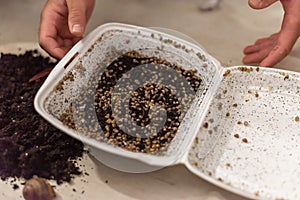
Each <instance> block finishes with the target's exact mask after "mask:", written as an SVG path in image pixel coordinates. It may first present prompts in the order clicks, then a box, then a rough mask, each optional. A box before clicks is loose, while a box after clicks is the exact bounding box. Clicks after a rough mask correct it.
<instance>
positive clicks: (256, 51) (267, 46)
mask: <svg viewBox="0 0 300 200" xmlns="http://www.w3.org/2000/svg"><path fill="white" fill-rule="evenodd" d="M278 37H279V34H278V33H276V34H273V35H271V36H270V37H268V38H262V39H259V40H257V41H256V42H255V43H254V44H253V45H249V46H247V47H246V48H245V49H244V51H243V53H244V54H245V57H244V58H243V63H245V64H254V63H260V62H261V61H262V60H263V59H265V58H266V57H267V56H268V54H269V53H270V51H271V50H272V49H273V47H274V46H275V45H276V43H277V40H278Z"/></svg>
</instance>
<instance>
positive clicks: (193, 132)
mask: <svg viewBox="0 0 300 200" xmlns="http://www.w3.org/2000/svg"><path fill="white" fill-rule="evenodd" d="M130 50H136V51H139V52H141V53H142V54H143V55H147V56H156V57H160V58H162V59H164V60H167V61H169V62H171V63H174V64H176V65H179V66H182V67H183V68H185V69H193V70H197V74H198V75H199V76H200V77H201V78H202V80H203V82H202V85H201V87H200V88H199V90H198V92H197V93H196V94H195V96H194V99H192V101H191V102H192V103H191V106H190V108H189V109H188V110H187V112H186V114H185V116H184V119H183V121H182V122H181V124H180V127H179V129H178V132H177V133H176V135H175V137H174V139H173V140H172V141H171V143H170V145H169V147H168V148H167V150H166V151H165V152H163V154H146V153H134V152H131V151H127V150H124V149H122V148H120V147H116V146H113V145H109V144H107V143H106V142H105V141H101V140H98V138H97V137H95V135H96V134H95V133H91V129H90V126H95V125H96V124H92V125H91V124H89V122H90V121H93V119H95V118H96V116H95V113H88V115H87V114H86V113H84V107H85V106H87V105H86V104H92V103H93V101H91V102H92V103H91V102H86V104H85V105H81V107H82V110H83V111H81V110H80V108H81V107H72V106H74V104H76V103H77V102H78V101H79V100H78V99H80V98H81V96H80V94H82V92H83V91H87V92H88V91H95V88H96V85H92V84H91V83H92V82H93V81H91V79H93V76H95V74H101V73H102V72H103V70H104V69H105V67H106V66H107V64H109V63H110V62H111V61H112V60H113V59H115V58H116V57H118V56H120V55H122V53H125V52H127V51H130ZM116 52H118V53H116ZM68 73H72V75H73V79H72V80H69V79H66V78H65V77H66V75H67V74H68ZM299 78H300V75H299V74H298V73H295V72H290V71H283V70H278V69H271V68H263V67H251V66H233V67H228V68H223V67H221V64H220V63H219V62H218V61H217V60H216V59H214V58H213V57H211V56H210V55H209V54H208V53H206V52H205V51H204V50H203V48H201V47H200V46H199V45H196V44H193V43H190V42H188V41H186V40H183V39H180V38H178V37H175V36H172V35H170V34H166V33H163V32H161V31H156V30H153V29H150V28H143V27H138V26H132V25H126V24H117V23H110V24H105V25H102V26H99V27H98V28H96V29H95V30H94V31H93V32H92V33H90V34H89V35H88V36H87V37H85V38H84V39H83V40H82V41H80V42H78V43H77V44H76V45H75V46H74V47H73V48H72V49H71V50H70V52H69V53H68V54H67V55H66V56H65V57H64V58H63V59H62V60H61V61H60V62H59V63H58V64H57V66H56V67H55V68H54V69H53V71H52V72H51V74H50V75H49V77H48V78H47V80H46V81H45V83H44V84H43V86H42V87H41V88H40V90H39V92H38V93H37V95H36V98H35V108H36V110H37V111H38V113H39V114H41V115H42V116H43V117H44V118H45V119H47V120H48V121H49V122H50V123H52V124H53V125H54V126H56V127H57V128H59V129H61V130H62V131H64V132H65V133H67V134H69V135H70V136H72V137H74V138H76V139H78V140H80V141H82V142H83V143H84V144H85V145H86V146H87V147H89V148H90V152H91V154H92V155H94V156H95V157H96V158H98V159H99V160H100V161H102V162H104V163H105V164H107V165H109V166H111V167H114V168H116V169H119V170H122V171H130V172H146V171H151V170H155V169H159V168H161V167H166V166H171V165H175V164H184V165H185V166H186V167H187V168H188V169H189V170H190V171H191V172H193V173H194V174H196V175H198V176H199V177H202V178H204V179H206V180H208V181H210V182H211V183H213V184H215V185H218V186H220V187H222V188H224V189H227V190H229V191H232V192H235V193H237V194H240V195H243V196H245V197H249V198H254V199H281V198H282V199H299V198H300V188H299V187H298V185H299V184H300V179H299V176H300V167H299V165H300V154H299V152H300V146H299V145H298V144H299V142H300V123H299V117H300V106H299V105H300V79H299ZM62 82H63V90H55V88H56V87H57V85H58V84H59V83H62ZM80 101H82V100H80ZM70 108H72V109H73V110H75V111H78V112H74V115H73V117H74V121H75V126H76V128H75V129H72V128H69V127H68V126H66V125H64V124H63V123H62V121H61V120H60V117H61V116H62V114H64V113H65V112H67V110H68V109H70ZM86 116H88V118H86ZM82 119H84V121H82Z"/></svg>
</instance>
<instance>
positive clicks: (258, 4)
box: [248, 0, 278, 9]
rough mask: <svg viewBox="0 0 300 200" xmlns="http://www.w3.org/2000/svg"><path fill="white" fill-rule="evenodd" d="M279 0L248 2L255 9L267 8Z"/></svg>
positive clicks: (252, 0) (251, 0)
mask: <svg viewBox="0 0 300 200" xmlns="http://www.w3.org/2000/svg"><path fill="white" fill-rule="evenodd" d="M276 1H278V0H248V4H249V6H250V7H251V8H254V9H263V8H266V7H268V6H270V5H272V4H273V3H275V2H276Z"/></svg>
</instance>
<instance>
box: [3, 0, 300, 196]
mask: <svg viewBox="0 0 300 200" xmlns="http://www.w3.org/2000/svg"><path fill="white" fill-rule="evenodd" d="M44 2H45V1H42V0H24V1H18V0H11V1H0V19H1V23H0V51H5V52H13V51H16V49H17V48H18V47H22V48H23V49H27V48H28V49H30V48H37V46H38V45H37V35H38V25H39V15H40V10H41V9H42V7H43V4H44ZM200 2H201V1H200V0H186V1H180V0H172V1H171V0H162V1H158V0H98V1H97V2H96V8H95V11H94V15H93V16H92V18H91V21H90V23H89V25H88V27H87V32H90V31H91V30H93V29H94V28H95V27H97V26H98V25H100V24H103V23H105V22H125V23H130V24H136V25H142V26H147V27H164V28H171V29H175V30H177V31H180V32H182V33H185V34H187V35H189V36H190V37H192V38H193V39H195V40H196V41H197V42H199V43H200V44H201V45H202V46H203V47H204V48H205V49H206V50H207V51H208V52H209V53H210V54H211V55H213V56H214V57H215V58H217V59H218V60H219V61H220V62H221V63H223V65H224V66H230V65H239V64H242V63H241V59H242V56H243V54H242V49H243V48H244V47H245V46H246V45H248V44H251V43H253V42H254V41H255V40H256V39H257V38H259V37H263V36H268V35H270V34H272V33H274V32H276V31H277V30H278V28H279V27H280V23H281V17H282V11H281V7H280V5H279V4H276V5H274V6H272V7H271V8H269V9H267V10H263V11H254V10H251V9H250V8H249V7H248V6H247V1H246V0H224V1H222V3H221V4H220V7H219V8H218V9H217V10H215V11H212V12H200V11H199V9H198V5H199V3H200ZM276 67H278V68H283V69H289V70H294V71H300V47H299V45H298V44H296V46H295V48H294V50H293V51H292V52H291V54H290V55H289V56H288V57H287V58H286V59H284V60H283V61H282V62H281V63H280V64H278V65H277V66H276ZM83 164H84V165H85V168H86V171H87V172H88V173H89V174H90V175H89V176H84V177H78V178H76V179H75V180H74V183H72V184H71V185H69V184H65V185H62V186H59V187H58V188H57V191H58V193H59V197H60V199H64V200H65V199H72V200H73V199H89V200H94V199H149V200H150V199H151V200H152V199H201V200H202V199H203V200H220V199H221V200H229V199H230V200H239V199H241V200H242V199H244V198H242V197H240V196H236V195H234V194H232V193H229V192H226V191H224V190H222V189H220V188H217V187H215V186H213V185H212V184H210V183H208V182H206V181H204V180H202V179H200V178H198V177H196V176H195V175H193V174H192V173H190V172H189V171H188V170H187V169H186V168H185V167H184V166H174V167H168V168H165V169H162V170H159V171H156V172H151V173H147V174H127V173H122V172H118V171H115V170H113V169H110V168H108V167H106V166H104V165H102V164H101V163H99V162H98V161H96V160H94V159H91V158H89V157H86V158H85V159H84V160H83ZM106 181H108V182H107V183H106ZM74 188H75V189H76V192H74V191H73V189H74ZM82 191H84V194H82ZM0 199H7V200H10V199H11V200H13V199H22V198H21V190H20V189H19V190H16V191H13V189H12V186H11V185H10V184H6V183H3V182H0Z"/></svg>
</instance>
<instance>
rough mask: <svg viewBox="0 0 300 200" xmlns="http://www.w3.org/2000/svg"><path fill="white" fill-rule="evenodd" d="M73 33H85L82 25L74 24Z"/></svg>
mask: <svg viewBox="0 0 300 200" xmlns="http://www.w3.org/2000/svg"><path fill="white" fill-rule="evenodd" d="M72 32H73V33H82V32H83V28H82V26H81V25H80V24H74V25H73V26H72Z"/></svg>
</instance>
